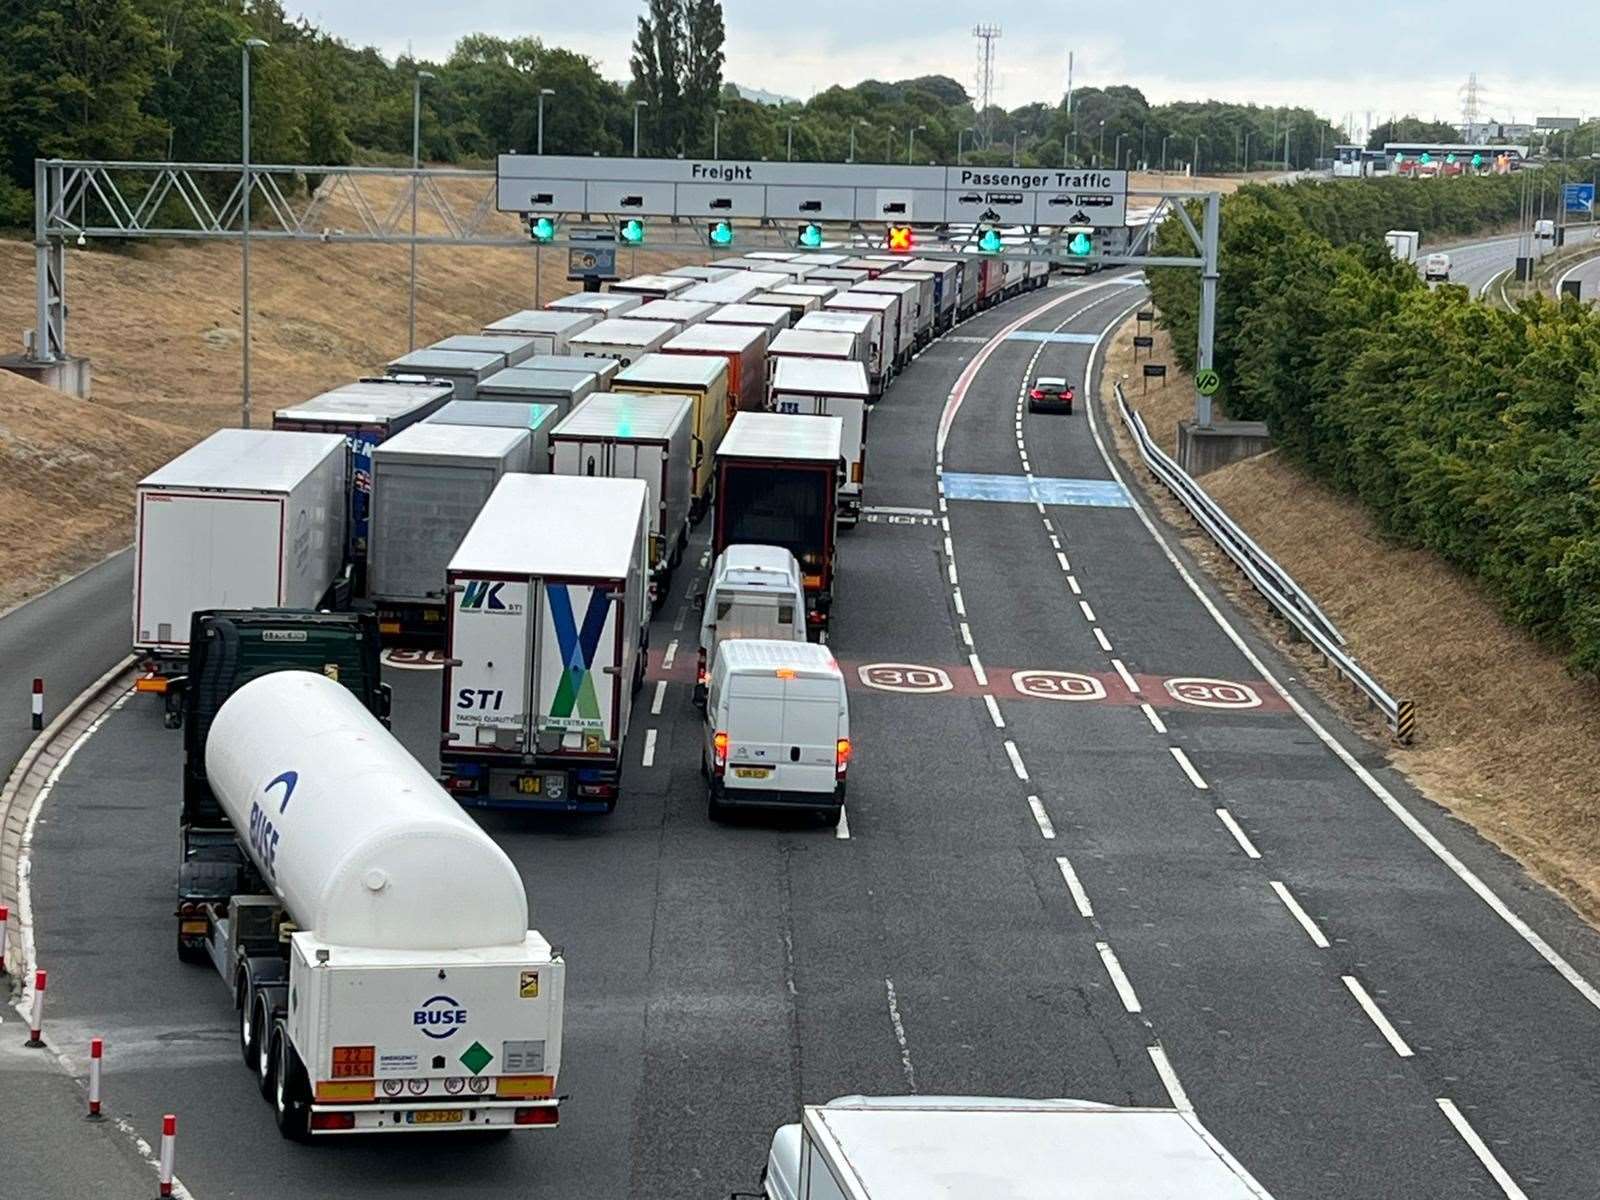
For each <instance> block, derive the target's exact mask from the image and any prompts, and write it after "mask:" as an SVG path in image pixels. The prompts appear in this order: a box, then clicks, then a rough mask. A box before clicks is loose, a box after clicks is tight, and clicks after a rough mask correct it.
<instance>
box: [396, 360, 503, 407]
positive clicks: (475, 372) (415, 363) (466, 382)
mask: <svg viewBox="0 0 1600 1200" xmlns="http://www.w3.org/2000/svg"><path fill="white" fill-rule="evenodd" d="M505 368H506V356H505V355H504V354H500V353H497V352H495V351H483V350H435V349H433V348H432V347H426V348H424V349H421V350H413V351H412V352H411V353H410V354H402V355H401V356H400V357H399V358H396V359H393V360H392V361H391V362H390V363H389V365H388V367H387V368H386V373H387V374H388V375H389V376H390V377H394V376H412V375H420V376H422V377H424V378H427V379H447V380H449V381H450V384H451V386H452V387H454V388H455V392H456V396H455V398H456V399H457V400H471V399H473V398H475V397H476V396H477V394H478V384H480V383H482V382H483V381H484V380H485V379H486V378H488V377H489V376H490V375H493V374H494V373H495V372H496V371H503V370H505Z"/></svg>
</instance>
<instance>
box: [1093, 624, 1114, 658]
mask: <svg viewBox="0 0 1600 1200" xmlns="http://www.w3.org/2000/svg"><path fill="white" fill-rule="evenodd" d="M1094 640H1095V641H1097V642H1099V643H1100V649H1102V650H1104V651H1105V652H1106V653H1107V654H1110V653H1111V643H1110V642H1109V641H1108V640H1106V635H1105V633H1104V631H1102V630H1101V628H1100V626H1098V625H1096V626H1095V627H1094Z"/></svg>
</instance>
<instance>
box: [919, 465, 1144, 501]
mask: <svg viewBox="0 0 1600 1200" xmlns="http://www.w3.org/2000/svg"><path fill="white" fill-rule="evenodd" d="M944 494H945V498H946V499H947V500H990V501H994V502H996V503H1000V504H1033V503H1035V502H1037V503H1040V504H1067V505H1076V506H1078V507H1083V508H1129V507H1131V504H1130V502H1129V500H1128V493H1127V492H1126V491H1124V490H1123V487H1122V485H1121V484H1120V483H1117V482H1116V481H1115V480H1111V479H1051V478H1047V477H1045V476H1042V475H1035V476H1033V477H1031V478H1030V477H1029V476H1027V475H966V474H962V473H961V472H959V471H946V472H945V473H944Z"/></svg>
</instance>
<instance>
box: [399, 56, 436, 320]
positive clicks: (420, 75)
mask: <svg viewBox="0 0 1600 1200" xmlns="http://www.w3.org/2000/svg"><path fill="white" fill-rule="evenodd" d="M434 77H435V76H434V74H433V72H432V71H418V72H417V73H416V74H415V75H414V76H412V78H411V296H410V299H409V301H408V302H407V304H406V349H407V350H408V351H410V350H415V349H416V348H417V171H418V169H419V168H420V167H421V166H422V81H423V80H424V79H433V78H434Z"/></svg>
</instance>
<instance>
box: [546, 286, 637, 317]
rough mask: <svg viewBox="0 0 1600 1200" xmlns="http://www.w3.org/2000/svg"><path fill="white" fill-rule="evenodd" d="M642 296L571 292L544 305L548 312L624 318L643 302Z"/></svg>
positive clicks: (618, 293)
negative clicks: (584, 313) (581, 313)
mask: <svg viewBox="0 0 1600 1200" xmlns="http://www.w3.org/2000/svg"><path fill="white" fill-rule="evenodd" d="M645 299H646V297H644V296H629V295H624V294H623V293H621V292H573V293H572V294H571V295H567V296H558V297H556V299H554V300H552V301H550V303H549V304H546V305H545V308H546V309H548V310H549V311H550V312H586V313H592V314H594V315H596V316H598V317H599V318H600V319H601V320H602V321H603V320H605V319H606V318H607V317H621V316H626V315H627V314H628V313H629V312H631V311H632V310H634V309H636V308H638V307H639V306H640V305H641V304H643V303H644V302H645Z"/></svg>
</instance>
